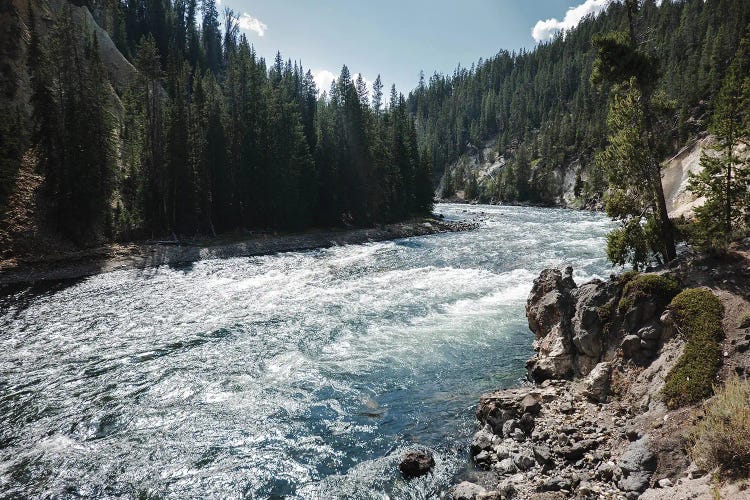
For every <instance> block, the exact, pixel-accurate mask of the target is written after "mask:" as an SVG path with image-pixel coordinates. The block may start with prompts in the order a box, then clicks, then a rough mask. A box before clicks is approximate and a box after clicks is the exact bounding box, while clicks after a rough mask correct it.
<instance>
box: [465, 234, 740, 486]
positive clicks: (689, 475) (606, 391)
mask: <svg viewBox="0 0 750 500" xmlns="http://www.w3.org/2000/svg"><path fill="white" fill-rule="evenodd" d="M748 263H750V241H748V240H745V241H743V242H742V243H736V244H735V245H733V246H732V248H731V251H730V252H729V253H728V254H727V255H726V256H723V257H716V256H709V255H700V254H696V255H690V256H685V257H683V258H681V259H680V260H679V261H677V262H675V263H672V265H671V266H669V268H667V269H665V270H662V271H661V272H660V273H659V274H658V275H657V274H652V275H651V276H650V277H651V278H652V279H651V280H648V279H647V280H645V281H643V282H644V283H645V282H652V281H654V280H656V279H662V280H664V279H665V277H668V278H669V279H672V280H674V283H675V286H677V284H679V286H678V289H688V288H694V289H695V288H700V289H702V290H709V291H710V292H711V293H713V294H714V296H716V297H717V298H718V299H719V301H720V302H721V303H722V305H723V308H724V318H723V320H722V328H723V331H724V334H725V338H724V340H723V341H722V342H721V346H720V348H721V352H722V353H723V361H722V366H721V368H720V369H719V373H718V374H717V376H716V378H715V381H721V380H726V379H727V378H728V377H729V376H730V374H737V375H739V376H741V377H747V376H748V374H749V373H750V356H749V355H748V354H747V352H748V350H750V348H749V346H750V328H748V327H747V326H748V325H746V324H745V323H744V320H743V318H744V316H743V314H744V311H747V310H748V306H750V302H749V301H748V297H749V295H748V287H747V283H748V280H747V279H748V271H750V265H748ZM633 276H634V275H620V276H612V277H611V278H610V279H609V280H607V281H602V280H593V281H590V282H587V283H582V284H576V283H575V282H574V281H573V279H572V269H571V268H568V269H566V270H560V269H547V270H545V271H543V272H542V273H541V274H540V276H539V277H538V278H537V279H536V280H534V287H533V289H532V291H531V293H530V294H529V298H528V301H527V306H526V316H527V319H528V322H529V329H530V330H531V331H532V332H534V334H535V339H536V340H535V341H534V344H533V346H534V350H535V354H534V356H533V357H532V358H531V359H530V360H529V361H528V362H527V363H526V368H527V373H528V379H529V382H530V383H528V384H525V385H521V386H520V387H515V388H511V389H505V390H499V391H495V392H491V393H487V394H485V395H484V396H482V397H481V399H480V401H479V404H478V406H477V411H476V416H477V419H478V421H479V424H480V426H481V429H480V430H479V431H478V432H477V433H476V434H475V435H474V438H473V440H472V442H471V457H472V462H473V464H474V467H475V469H474V470H472V471H470V472H469V473H468V474H466V475H465V476H464V477H463V478H460V479H461V480H462V482H461V483H459V484H457V485H456V486H454V487H453V488H452V489H451V496H452V498H453V499H454V500H478V499H480V498H481V499H485V500H486V499H490V498H492V499H506V498H544V499H563V498H611V499H620V498H622V499H636V498H643V499H659V498H709V497H713V496H720V497H721V498H748V495H747V494H746V491H745V490H746V489H747V482H746V480H745V481H743V480H739V481H731V480H727V478H726V477H722V476H721V475H720V474H719V472H718V471H715V470H705V469H703V468H702V467H701V466H700V464H698V463H696V460H695V457H694V456H693V455H691V453H690V450H691V449H692V446H693V444H694V442H693V441H692V440H691V439H692V438H691V436H693V430H694V426H695V425H696V424H697V422H699V421H700V420H701V418H702V416H703V401H698V402H697V403H694V404H687V405H684V406H682V407H674V406H670V405H669V404H668V402H667V401H666V398H665V396H664V394H663V389H664V387H665V384H666V380H667V379H668V374H669V373H670V371H671V370H672V368H673V367H674V366H675V364H676V363H677V362H678V360H679V358H680V355H681V354H682V352H683V351H684V349H685V344H686V340H685V338H684V335H683V334H682V333H680V332H681V327H680V325H679V324H678V321H677V319H676V316H675V315H674V314H673V312H672V311H671V309H670V307H668V306H667V304H668V302H669V300H664V299H663V298H662V296H661V295H659V292H655V291H649V292H643V291H642V288H639V285H637V284H635V283H640V282H639V281H637V280H639V279H640V278H638V277H636V278H633ZM631 279H632V280H634V284H633V286H630V287H629V286H628V283H629V280H631ZM662 283H666V282H665V281H662ZM629 290H631V291H629ZM632 290H641V291H640V292H637V294H636V292H632ZM676 293H677V290H675V291H674V292H672V294H676Z"/></svg>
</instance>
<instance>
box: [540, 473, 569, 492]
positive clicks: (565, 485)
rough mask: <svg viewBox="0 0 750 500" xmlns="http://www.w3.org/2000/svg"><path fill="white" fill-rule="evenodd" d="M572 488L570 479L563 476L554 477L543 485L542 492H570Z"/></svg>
mask: <svg viewBox="0 0 750 500" xmlns="http://www.w3.org/2000/svg"><path fill="white" fill-rule="evenodd" d="M571 486H572V483H571V481H570V479H568V478H566V477H563V476H552V477H551V478H549V479H547V480H546V481H544V482H543V483H542V488H541V489H542V491H560V490H568V489H570V487H571Z"/></svg>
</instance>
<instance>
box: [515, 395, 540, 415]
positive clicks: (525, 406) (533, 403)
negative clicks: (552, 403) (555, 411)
mask: <svg viewBox="0 0 750 500" xmlns="http://www.w3.org/2000/svg"><path fill="white" fill-rule="evenodd" d="M520 410H521V413H522V414H523V413H530V414H532V415H537V414H539V412H540V411H541V410H542V402H541V401H540V400H539V398H538V397H537V396H535V395H534V394H527V395H526V396H524V398H523V399H522V400H521V408H520Z"/></svg>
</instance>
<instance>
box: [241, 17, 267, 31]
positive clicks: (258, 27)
mask: <svg viewBox="0 0 750 500" xmlns="http://www.w3.org/2000/svg"><path fill="white" fill-rule="evenodd" d="M239 24H240V28H241V29H243V30H247V31H254V32H255V33H257V34H258V36H263V35H265V34H266V30H267V29H268V26H266V24H265V23H264V22H262V21H261V20H260V19H258V18H256V17H253V16H251V15H250V14H248V13H247V12H245V13H244V14H242V15H241V16H240V20H239Z"/></svg>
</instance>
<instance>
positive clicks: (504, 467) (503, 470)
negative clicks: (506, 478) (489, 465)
mask: <svg viewBox="0 0 750 500" xmlns="http://www.w3.org/2000/svg"><path fill="white" fill-rule="evenodd" d="M494 469H495V470H496V471H497V472H499V473H500V474H515V473H516V472H517V471H518V468H517V467H516V464H515V463H514V462H513V459H512V458H504V459H502V460H500V461H499V462H498V463H496V464H495V466H494Z"/></svg>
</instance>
